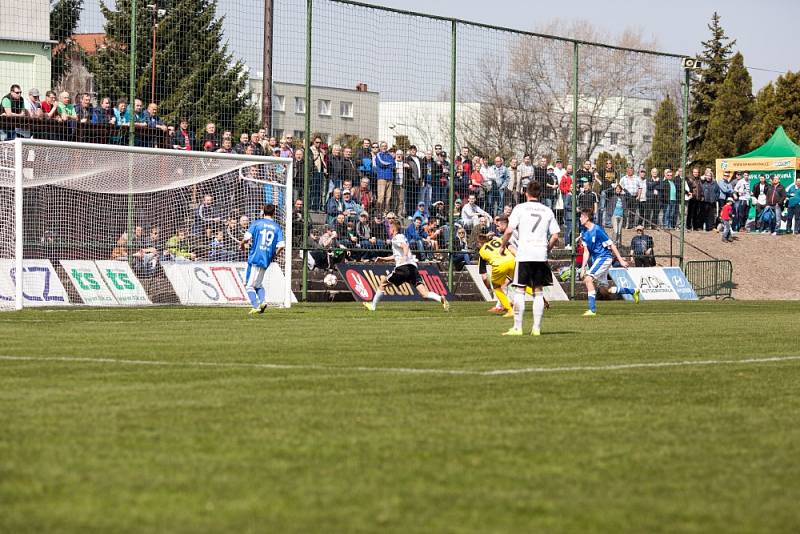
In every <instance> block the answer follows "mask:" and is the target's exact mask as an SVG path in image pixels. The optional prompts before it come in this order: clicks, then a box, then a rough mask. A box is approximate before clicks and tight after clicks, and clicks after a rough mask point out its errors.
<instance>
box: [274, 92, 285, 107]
mask: <svg viewBox="0 0 800 534" xmlns="http://www.w3.org/2000/svg"><path fill="white" fill-rule="evenodd" d="M272 110H273V111H286V97H285V96H283V95H272Z"/></svg>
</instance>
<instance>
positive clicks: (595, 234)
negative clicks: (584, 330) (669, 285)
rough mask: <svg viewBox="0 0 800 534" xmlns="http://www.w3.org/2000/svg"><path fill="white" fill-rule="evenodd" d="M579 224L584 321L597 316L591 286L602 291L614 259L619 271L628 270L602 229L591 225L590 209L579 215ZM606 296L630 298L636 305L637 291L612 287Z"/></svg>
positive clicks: (585, 209) (615, 247)
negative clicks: (586, 295) (586, 305)
mask: <svg viewBox="0 0 800 534" xmlns="http://www.w3.org/2000/svg"><path fill="white" fill-rule="evenodd" d="M580 221H581V241H583V262H582V263H581V277H582V278H583V283H584V285H585V286H586V291H587V292H588V293H589V309H588V310H586V311H585V312H584V314H583V315H584V316H586V317H594V316H595V315H597V291H596V290H595V284H597V285H599V286H601V287H604V286H607V285H608V270H609V269H610V268H611V264H612V263H613V261H614V258H616V260H617V261H618V262H619V264H620V265H621V266H622V267H626V268H627V267H628V262H627V261H625V259H624V258H623V257H622V256H621V255H620V253H619V250H618V249H617V246H616V245H615V244H614V242H613V241H612V240H611V239H610V238H609V237H608V234H606V231H605V230H603V228H602V227H600V226H598V225H596V224H594V223H593V222H592V209H591V208H584V209H582V210H581V214H580ZM590 256H591V258H592V265H591V267H589V269H588V270H587V269H586V267H587V265H589V257H590ZM608 292H609V293H612V294H613V293H618V294H620V295H633V301H634V302H635V303H636V304H639V289H631V288H629V287H612V288H610V289H608Z"/></svg>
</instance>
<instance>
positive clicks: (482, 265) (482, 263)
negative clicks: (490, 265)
mask: <svg viewBox="0 0 800 534" xmlns="http://www.w3.org/2000/svg"><path fill="white" fill-rule="evenodd" d="M478 274H486V260H484V259H483V258H481V257H480V256H479V257H478Z"/></svg>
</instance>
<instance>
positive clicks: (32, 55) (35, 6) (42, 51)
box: [0, 0, 51, 96]
mask: <svg viewBox="0 0 800 534" xmlns="http://www.w3.org/2000/svg"><path fill="white" fill-rule="evenodd" d="M2 5H3V9H2V16H0V96H2V95H5V94H6V93H7V92H8V89H9V87H11V84H14V83H16V84H19V85H20V86H22V90H23V92H24V93H26V94H27V92H28V89H30V88H31V87H36V88H37V89H39V91H41V92H42V94H44V91H47V90H48V89H50V49H51V45H50V4H49V2H48V0H25V1H24V2H23V1H14V0H8V1H6V0H4V1H3V2H2Z"/></svg>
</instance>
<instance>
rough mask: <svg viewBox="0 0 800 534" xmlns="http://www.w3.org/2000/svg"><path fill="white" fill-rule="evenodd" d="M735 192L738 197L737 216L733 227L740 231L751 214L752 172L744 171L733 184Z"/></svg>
mask: <svg viewBox="0 0 800 534" xmlns="http://www.w3.org/2000/svg"><path fill="white" fill-rule="evenodd" d="M733 194H734V196H735V197H736V198H737V199H738V200H737V201H736V206H735V209H736V218H735V219H734V220H733V229H734V230H735V231H737V232H738V231H739V230H740V229H744V228H745V226H746V225H747V217H748V215H750V173H748V172H744V173H742V175H741V177H740V178H739V181H738V182H736V185H735V186H733Z"/></svg>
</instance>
